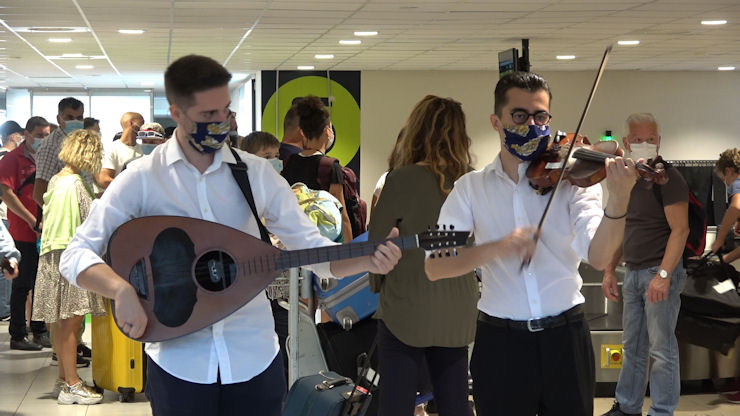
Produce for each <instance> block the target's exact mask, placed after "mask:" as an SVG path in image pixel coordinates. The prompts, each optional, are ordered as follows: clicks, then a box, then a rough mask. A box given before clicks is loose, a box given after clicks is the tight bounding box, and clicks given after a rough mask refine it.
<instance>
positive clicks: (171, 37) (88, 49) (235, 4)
mask: <svg viewBox="0 0 740 416" xmlns="http://www.w3.org/2000/svg"><path fill="white" fill-rule="evenodd" d="M706 19H725V20H727V21H728V23H727V24H726V25H722V26H703V25H701V24H700V21H701V20H706ZM38 26H44V27H49V26H54V27H78V28H81V29H80V30H81V31H80V32H74V33H36V32H29V31H24V29H23V28H28V27H38ZM118 29H144V30H145V31H146V32H145V33H144V34H142V35H124V34H120V33H118ZM250 29H251V31H250ZM356 30H376V31H378V32H379V35H378V36H375V37H369V38H362V44H361V45H359V46H342V45H339V43H338V41H339V40H341V39H355V38H356V37H355V36H354V35H353V32H354V31H356ZM247 33H248V36H247ZM51 37H66V38H71V39H72V42H70V43H51V42H49V41H48V39H49V38H51ZM522 38H528V39H529V42H530V59H531V63H532V70H533V71H561V70H566V71H568V70H588V69H595V68H596V67H597V66H598V62H599V61H600V59H601V55H602V53H603V50H604V48H605V47H606V46H607V45H608V44H610V43H615V42H616V41H618V40H639V41H640V42H641V43H640V45H639V46H630V47H628V46H619V47H616V48H615V50H614V52H613V54H612V57H611V58H610V61H609V64H608V67H607V69H609V70H614V69H621V70H648V71H655V70H676V71H678V70H682V71H685V70H688V71H715V70H717V67H718V66H726V65H729V66H737V67H739V68H740V1H739V0H620V1H615V0H541V1H535V0H461V1H453V0H416V1H414V0H302V1H301V0H271V1H270V0H267V1H253V0H232V1H217V0H214V1H183V0H0V48H2V49H0V87H69V88H80V87H83V88H151V86H150V85H149V84H144V85H142V83H147V82H153V83H154V86H153V87H154V88H162V73H163V72H164V70H165V68H166V67H167V64H168V62H170V61H172V60H174V59H176V58H177V57H180V56H182V55H186V54H190V53H197V54H203V55H208V56H211V57H213V58H214V59H216V60H217V61H219V62H221V63H224V64H226V67H227V68H228V69H229V70H230V71H231V72H233V73H248V72H252V71H256V70H266V69H278V70H295V69H296V66H297V65H314V66H315V67H316V69H317V70H489V69H495V68H497V65H498V58H497V52H499V51H501V50H504V49H507V48H513V47H515V48H518V49H521V39H522ZM65 53H67V54H69V53H81V54H84V55H86V56H98V57H99V59H89V58H82V59H80V58H73V59H57V58H50V57H55V56H56V57H58V56H61V55H62V54H65ZM317 53H331V54H334V56H335V57H334V59H331V60H317V59H315V58H314V54H317ZM566 54H567V55H575V56H576V59H575V60H572V61H558V60H556V59H555V56H556V55H566ZM82 64H89V65H93V66H94V68H93V69H76V68H75V66H76V65H82Z"/></svg>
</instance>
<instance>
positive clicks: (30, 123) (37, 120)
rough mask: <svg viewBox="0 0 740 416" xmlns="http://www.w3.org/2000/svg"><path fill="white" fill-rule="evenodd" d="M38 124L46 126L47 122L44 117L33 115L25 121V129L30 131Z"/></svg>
mask: <svg viewBox="0 0 740 416" xmlns="http://www.w3.org/2000/svg"><path fill="white" fill-rule="evenodd" d="M39 126H40V127H47V126H49V122H48V121H46V119H45V118H43V117H39V116H33V117H31V118H29V119H28V121H27V122H26V131H27V132H29V133H30V132H32V131H33V129H35V128H36V127H39Z"/></svg>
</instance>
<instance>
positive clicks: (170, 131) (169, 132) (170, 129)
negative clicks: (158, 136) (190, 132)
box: [164, 126, 175, 139]
mask: <svg viewBox="0 0 740 416" xmlns="http://www.w3.org/2000/svg"><path fill="white" fill-rule="evenodd" d="M174 133H175V126H169V127H165V129H164V138H165V139H169V138H170V137H172V135H173V134H174Z"/></svg>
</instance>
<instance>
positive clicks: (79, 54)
mask: <svg viewBox="0 0 740 416" xmlns="http://www.w3.org/2000/svg"><path fill="white" fill-rule="evenodd" d="M84 57H85V55H83V54H81V53H63V54H62V58H84Z"/></svg>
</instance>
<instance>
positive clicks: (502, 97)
mask: <svg viewBox="0 0 740 416" xmlns="http://www.w3.org/2000/svg"><path fill="white" fill-rule="evenodd" d="M512 88H519V89H522V90H525V91H528V92H537V91H540V90H543V91H547V95H549V96H550V101H552V93H551V92H550V85H548V84H547V81H545V79H544V78H542V76H540V75H537V74H535V73H533V72H522V71H515V72H512V73H509V74H506V75H504V76H503V77H501V79H500V80H498V83H497V84H496V90H495V91H494V93H493V113H494V114H496V115H497V116H499V117H501V116H502V114H501V110H502V109H503V108H504V107H506V104H508V98H507V97H506V92H507V91H509V90H510V89H512Z"/></svg>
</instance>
